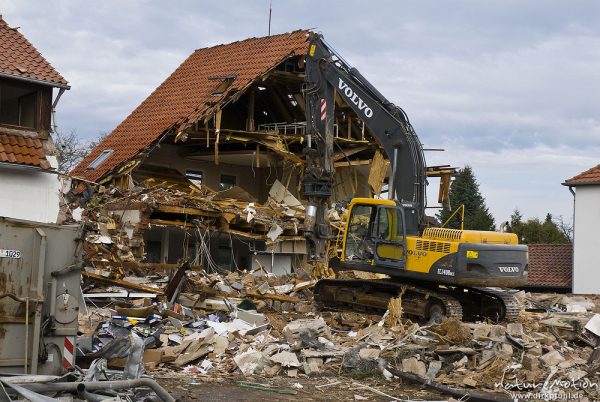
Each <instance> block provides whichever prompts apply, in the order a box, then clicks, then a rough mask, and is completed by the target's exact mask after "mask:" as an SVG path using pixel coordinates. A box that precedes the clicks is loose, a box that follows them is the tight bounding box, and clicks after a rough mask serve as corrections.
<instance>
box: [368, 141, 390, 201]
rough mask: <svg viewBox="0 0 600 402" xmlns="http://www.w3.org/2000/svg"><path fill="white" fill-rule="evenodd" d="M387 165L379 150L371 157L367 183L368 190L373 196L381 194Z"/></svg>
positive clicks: (387, 162) (388, 163)
mask: <svg viewBox="0 0 600 402" xmlns="http://www.w3.org/2000/svg"><path fill="white" fill-rule="evenodd" d="M389 165H390V162H389V161H388V160H386V159H385V158H384V157H383V155H382V154H381V152H380V151H379V150H378V151H377V152H375V156H373V161H372V162H371V169H370V171H369V181H368V183H369V188H370V190H371V192H372V193H373V194H375V195H379V194H381V186H383V181H384V180H385V177H386V176H387V171H388V167H389Z"/></svg>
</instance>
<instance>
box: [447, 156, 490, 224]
mask: <svg viewBox="0 0 600 402" xmlns="http://www.w3.org/2000/svg"><path fill="white" fill-rule="evenodd" d="M450 203H451V205H452V208H453V209H456V208H458V207H459V206H460V205H461V204H464V205H465V222H464V229H471V230H495V226H496V225H495V222H494V217H493V216H492V214H490V212H489V210H488V207H487V206H486V205H485V200H484V198H483V196H482V195H481V193H480V191H479V184H478V183H477V180H476V179H475V175H474V174H473V169H472V168H471V167H470V166H465V168H464V169H462V170H461V171H460V173H459V174H457V175H456V177H455V178H454V181H453V182H452V184H451V185H450ZM452 212H453V211H446V210H442V211H441V212H440V213H438V215H437V217H438V219H439V220H440V221H441V223H444V222H445V221H446V220H447V219H448V217H449V216H450V215H451V214H452ZM445 227H448V228H452V229H460V213H458V214H456V215H455V216H454V217H453V218H452V220H451V221H450V222H448V224H447V225H446V226H445Z"/></svg>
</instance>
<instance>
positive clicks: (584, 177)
mask: <svg viewBox="0 0 600 402" xmlns="http://www.w3.org/2000/svg"><path fill="white" fill-rule="evenodd" d="M586 184H587V185H589V184H600V165H597V166H594V167H593V168H591V169H588V170H586V171H585V172H582V173H579V174H578V175H577V176H575V177H572V178H570V179H569V180H565V182H564V183H563V185H565V186H581V185H586Z"/></svg>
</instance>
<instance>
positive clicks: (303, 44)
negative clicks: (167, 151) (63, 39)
mask: <svg viewBox="0 0 600 402" xmlns="http://www.w3.org/2000/svg"><path fill="white" fill-rule="evenodd" d="M307 34H308V31H305V30H298V31H294V32H290V33H285V34H280V35H273V36H267V37H262V38H251V39H246V40H243V41H239V42H234V43H230V44H227V45H218V46H214V47H210V48H204V49H199V50H196V51H195V52H194V53H192V54H191V55H190V56H189V57H188V58H187V59H186V60H185V61H184V62H183V63H182V64H181V65H180V66H179V67H178V68H177V69H176V70H175V71H174V72H173V73H172V74H171V75H170V76H169V77H168V78H167V79H166V80H165V81H164V82H163V83H162V84H161V85H160V86H159V87H158V88H156V89H155V90H154V92H152V94H150V96H148V98H146V100H144V101H143V102H142V104H141V105H139V106H138V107H137V108H136V109H135V110H134V111H133V112H132V113H131V114H130V115H129V116H128V117H127V118H126V119H125V120H124V121H123V122H122V123H121V124H119V126H117V128H115V129H114V130H113V131H112V132H111V133H110V134H109V135H108V136H107V137H106V138H105V139H104V140H103V141H102V142H101V143H100V144H99V145H98V146H97V147H96V148H95V149H94V150H93V151H92V152H91V153H90V154H89V155H88V156H87V157H86V158H85V159H84V160H83V161H82V162H81V163H80V164H79V165H78V166H77V167H76V168H75V169H74V170H73V171H72V172H71V174H72V175H74V176H79V177H84V178H85V179H87V180H91V181H96V180H98V179H100V178H102V177H103V176H104V175H105V174H107V173H109V172H111V171H112V170H113V169H115V168H116V167H118V166H120V165H121V164H123V163H124V162H126V161H128V160H130V159H131V158H133V157H134V156H136V155H137V154H138V153H140V152H141V151H142V150H144V149H146V148H147V147H149V146H150V145H151V144H152V143H154V142H155V141H156V140H158V139H159V138H160V137H161V135H162V134H163V133H165V132H166V131H167V130H169V129H170V128H172V127H179V126H180V125H181V124H185V123H188V122H194V121H197V120H198V119H199V118H201V117H202V116H204V115H205V114H207V113H209V112H210V111H211V110H212V109H211V108H213V107H214V105H215V104H216V103H217V102H221V101H223V100H224V99H227V95H228V94H231V93H233V92H234V91H240V90H243V89H245V88H246V87H248V86H249V85H250V84H251V83H252V82H254V81H255V80H256V79H258V78H259V77H261V76H262V75H264V74H265V73H266V72H268V71H270V70H271V69H273V68H275V67H276V66H277V65H279V64H280V63H281V62H282V61H284V60H285V59H287V58H288V57H290V56H292V55H302V54H305V53H306V49H307V46H308V43H307ZM228 76H235V77H236V79H235V81H234V82H233V83H232V84H231V85H230V86H229V88H228V89H227V90H226V92H225V93H224V94H222V95H213V92H214V90H215V88H216V87H217V85H218V84H219V81H216V80H214V78H215V77H221V78H224V77H228ZM209 78H213V79H209ZM107 149H109V150H112V151H113V152H112V154H111V155H110V156H109V157H108V158H107V159H106V160H105V161H104V162H102V163H101V164H100V166H98V168H96V169H91V170H90V169H87V167H88V166H89V165H90V163H91V162H93V161H94V160H95V159H96V158H97V157H98V156H99V155H100V154H101V152H102V151H103V150H107Z"/></svg>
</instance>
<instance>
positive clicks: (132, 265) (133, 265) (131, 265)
mask: <svg viewBox="0 0 600 402" xmlns="http://www.w3.org/2000/svg"><path fill="white" fill-rule="evenodd" d="M91 263H92V265H93V266H94V267H103V268H105V267H114V266H119V267H123V268H124V269H141V270H148V271H172V270H174V269H177V268H178V267H179V265H177V264H161V263H158V262H156V263H148V262H144V263H143V262H135V261H123V262H114V261H103V260H91ZM190 269H191V270H193V271H203V270H204V267H203V266H202V265H191V266H190Z"/></svg>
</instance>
